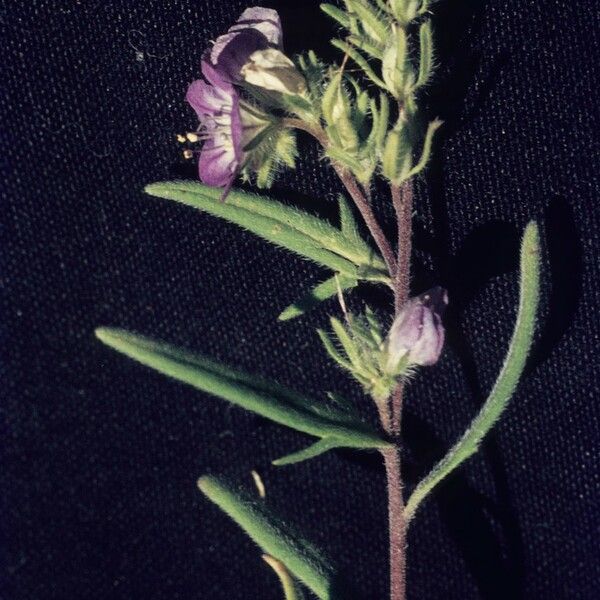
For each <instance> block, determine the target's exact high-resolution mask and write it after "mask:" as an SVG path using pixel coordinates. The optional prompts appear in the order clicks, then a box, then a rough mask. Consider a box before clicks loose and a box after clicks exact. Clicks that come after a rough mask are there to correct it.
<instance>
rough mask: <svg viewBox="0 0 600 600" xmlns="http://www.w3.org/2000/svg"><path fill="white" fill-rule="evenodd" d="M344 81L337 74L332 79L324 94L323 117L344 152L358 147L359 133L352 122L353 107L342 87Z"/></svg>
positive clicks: (336, 142)
mask: <svg viewBox="0 0 600 600" xmlns="http://www.w3.org/2000/svg"><path fill="white" fill-rule="evenodd" d="M342 80H343V78H342V74H341V73H337V74H335V75H334V76H333V77H332V78H331V81H330V82H329V85H328V86H327V89H326V90H325V93H324V94H323V100H322V109H323V117H324V118H325V121H326V123H327V125H328V133H329V134H330V137H333V141H334V143H335V144H337V145H339V146H341V147H342V148H343V149H344V150H347V151H351V150H355V149H356V148H357V146H358V133H357V132H356V129H355V127H354V124H353V122H352V106H351V103H350V98H349V96H348V93H347V92H346V90H345V89H344V86H343V85H342Z"/></svg>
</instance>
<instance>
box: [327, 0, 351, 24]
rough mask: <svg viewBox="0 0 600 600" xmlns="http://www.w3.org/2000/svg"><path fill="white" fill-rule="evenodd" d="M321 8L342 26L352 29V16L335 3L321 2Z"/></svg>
mask: <svg viewBox="0 0 600 600" xmlns="http://www.w3.org/2000/svg"><path fill="white" fill-rule="evenodd" d="M321 10H322V11H323V12H324V13H325V14H326V15H327V16H329V17H331V18H332V19H333V20H334V21H337V22H338V23H339V24H340V25H341V26H342V27H345V28H346V29H350V17H349V16H348V15H347V14H346V13H345V12H344V11H343V10H340V9H339V8H338V7H337V6H333V4H321Z"/></svg>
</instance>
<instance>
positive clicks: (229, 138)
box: [186, 60, 267, 193]
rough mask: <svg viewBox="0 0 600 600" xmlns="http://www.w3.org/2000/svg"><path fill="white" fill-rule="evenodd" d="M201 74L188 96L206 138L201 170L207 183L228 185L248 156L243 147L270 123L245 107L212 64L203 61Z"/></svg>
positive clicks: (201, 157) (225, 186) (203, 138)
mask: <svg viewBox="0 0 600 600" xmlns="http://www.w3.org/2000/svg"><path fill="white" fill-rule="evenodd" d="M202 74H203V75H204V77H205V79H206V81H204V80H202V79H199V80H196V81H194V82H193V83H192V84H191V85H190V87H189V88H188V91H187V94H186V100H187V101H188V102H189V103H190V105H191V106H192V108H193V109H194V110H195V111H196V114H197V115H198V119H199V120H200V125H201V129H202V131H201V132H200V133H199V136H198V137H199V139H202V140H203V141H204V145H203V147H202V151H201V153H200V159H199V161H198V172H199V175H200V179H201V180H202V181H203V182H204V183H206V184H207V185H210V186H214V187H223V188H225V193H226V192H227V190H228V189H229V187H230V186H231V184H232V183H233V181H234V179H235V177H236V176H237V174H238V172H239V170H240V167H241V165H242V163H243V161H244V159H245V152H244V148H245V147H246V145H247V144H248V143H249V142H250V141H251V140H252V139H253V138H254V137H255V136H256V135H257V134H258V133H259V132H260V131H261V130H262V129H263V128H264V127H265V126H266V125H267V121H266V120H264V121H263V120H261V119H260V118H259V117H258V116H257V115H256V114H254V113H250V112H249V111H247V110H245V109H244V108H243V107H242V105H241V102H240V96H239V94H238V92H237V91H236V89H235V88H234V87H233V85H232V84H231V83H230V82H229V81H227V80H226V79H224V78H223V77H222V75H221V73H220V72H219V71H218V70H217V69H215V68H214V67H213V66H212V65H211V64H209V63H208V62H206V61H204V60H203V61H202Z"/></svg>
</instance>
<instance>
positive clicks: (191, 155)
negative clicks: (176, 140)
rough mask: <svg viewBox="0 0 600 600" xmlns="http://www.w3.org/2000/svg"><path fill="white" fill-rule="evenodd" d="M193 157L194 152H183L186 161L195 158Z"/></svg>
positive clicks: (187, 150)
mask: <svg viewBox="0 0 600 600" xmlns="http://www.w3.org/2000/svg"><path fill="white" fill-rule="evenodd" d="M193 156H194V152H193V150H189V149H186V150H184V151H183V158H185V159H186V160H189V159H190V158H193Z"/></svg>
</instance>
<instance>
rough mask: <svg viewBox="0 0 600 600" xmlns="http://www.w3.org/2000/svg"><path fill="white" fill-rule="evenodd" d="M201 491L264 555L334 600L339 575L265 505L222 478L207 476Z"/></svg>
mask: <svg viewBox="0 0 600 600" xmlns="http://www.w3.org/2000/svg"><path fill="white" fill-rule="evenodd" d="M198 488H199V489H200V491H201V492H202V493H203V494H204V495H205V496H206V497H207V498H208V499H209V500H210V501H211V502H213V503H214V504H216V505H217V506H218V507H219V508H220V509H221V510H222V511H223V512H224V513H226V514H227V515H228V516H229V517H231V518H232V519H233V520H234V521H235V522H236V523H237V524H238V525H239V526H240V527H241V528H242V529H243V530H244V531H245V532H246V533H247V534H248V536H250V538H251V539H252V540H253V541H254V542H255V543H256V544H258V546H259V547H260V548H261V549H262V551H263V552H265V553H266V554H268V555H269V556H272V557H273V558H275V559H276V560H278V561H281V563H282V564H283V565H284V566H285V568H286V569H288V570H289V572H290V573H291V574H292V575H293V576H294V577H296V578H297V579H298V580H299V581H301V582H302V583H303V584H304V585H306V587H307V588H309V589H310V590H311V591H312V592H313V593H314V594H315V595H316V596H317V597H318V598H320V599H321V600H334V598H335V594H336V586H337V585H338V584H337V582H336V581H337V580H336V574H335V569H334V567H333V566H332V565H331V563H330V562H329V561H328V560H327V559H326V558H325V557H324V556H323V555H322V554H321V552H319V551H318V550H317V549H316V548H315V547H314V546H312V545H311V544H310V543H309V542H307V541H306V540H305V539H303V538H301V537H300V536H299V535H298V534H297V533H296V532H295V531H293V530H292V528H291V527H290V526H289V525H288V524H287V523H285V522H284V521H283V520H282V519H280V518H279V517H277V516H275V515H274V514H273V513H272V512H271V511H269V510H268V509H267V508H266V507H265V505H264V503H260V502H257V501H256V500H255V499H254V498H253V497H251V496H250V495H249V494H247V493H245V492H243V491H238V490H236V489H234V488H233V486H231V485H230V484H228V483H226V482H225V481H224V480H222V479H221V478H217V477H213V476H208V475H205V476H204V477H201V478H200V479H199V480H198Z"/></svg>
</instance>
